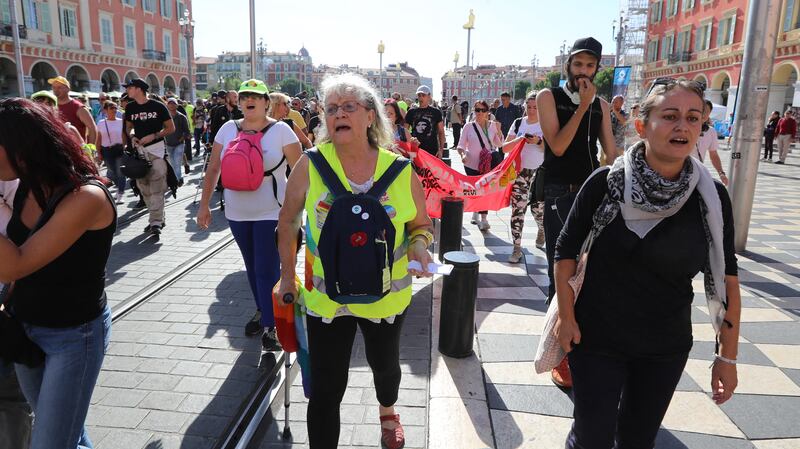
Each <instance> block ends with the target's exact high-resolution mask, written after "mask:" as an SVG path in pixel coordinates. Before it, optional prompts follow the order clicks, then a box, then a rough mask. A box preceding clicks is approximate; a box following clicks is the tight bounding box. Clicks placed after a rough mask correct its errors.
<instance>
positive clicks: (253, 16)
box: [250, 0, 256, 78]
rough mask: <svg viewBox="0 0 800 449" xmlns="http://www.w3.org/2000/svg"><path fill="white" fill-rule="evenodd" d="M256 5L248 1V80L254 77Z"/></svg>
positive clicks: (253, 0) (253, 1) (251, 0)
mask: <svg viewBox="0 0 800 449" xmlns="http://www.w3.org/2000/svg"><path fill="white" fill-rule="evenodd" d="M255 61H256V3H255V0H250V78H255V77H256V64H255Z"/></svg>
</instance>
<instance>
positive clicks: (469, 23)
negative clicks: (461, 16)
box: [464, 9, 475, 30]
mask: <svg viewBox="0 0 800 449" xmlns="http://www.w3.org/2000/svg"><path fill="white" fill-rule="evenodd" d="M473 28H475V13H474V12H472V10H471V9H470V10H469V20H467V23H465V24H464V29H465V30H471V29H473Z"/></svg>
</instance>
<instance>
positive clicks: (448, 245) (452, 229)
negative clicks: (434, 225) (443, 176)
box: [439, 197, 464, 262]
mask: <svg viewBox="0 0 800 449" xmlns="http://www.w3.org/2000/svg"><path fill="white" fill-rule="evenodd" d="M463 219H464V200H463V199H461V198H455V197H447V198H442V222H441V224H440V225H439V262H441V261H443V260H444V255H445V253H447V252H449V251H461V225H462V223H463Z"/></svg>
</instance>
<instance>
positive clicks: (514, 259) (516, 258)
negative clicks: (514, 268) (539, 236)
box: [508, 246, 522, 263]
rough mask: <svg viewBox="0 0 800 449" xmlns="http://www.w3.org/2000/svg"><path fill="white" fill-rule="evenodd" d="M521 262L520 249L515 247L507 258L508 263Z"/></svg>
mask: <svg viewBox="0 0 800 449" xmlns="http://www.w3.org/2000/svg"><path fill="white" fill-rule="evenodd" d="M521 260H522V248H520V247H518V246H515V247H514V251H513V252H512V253H511V255H510V256H508V261H509V262H510V263H519V262H520V261H521Z"/></svg>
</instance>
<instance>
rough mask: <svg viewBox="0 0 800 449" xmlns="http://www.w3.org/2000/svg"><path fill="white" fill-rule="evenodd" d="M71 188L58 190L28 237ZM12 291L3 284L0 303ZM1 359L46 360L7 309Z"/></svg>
mask: <svg viewBox="0 0 800 449" xmlns="http://www.w3.org/2000/svg"><path fill="white" fill-rule="evenodd" d="M71 190H72V189H71V188H63V189H60V190H58V191H56V193H55V194H54V195H53V196H52V197H51V198H50V200H49V201H48V203H47V206H46V207H45V209H44V211H42V215H41V216H40V217H39V220H38V221H37V222H36V225H35V226H34V227H33V228H31V231H30V233H29V234H28V238H30V237H31V236H32V235H33V234H34V233H35V232H36V231H37V230H38V229H39V228H41V227H42V226H43V225H44V224H45V223H47V220H49V219H50V217H51V216H52V215H53V212H55V208H56V206H57V205H58V203H59V202H60V201H61V199H63V198H64V197H65V196H66V195H67V193H69V192H70V191H71ZM12 292H13V284H10V285H5V286H3V289H2V290H0V305H2V304H6V303H7V301H8V299H9V298H10V297H11V294H12ZM0 359H2V360H3V361H4V362H14V363H20V364H23V365H26V366H29V367H32V368H33V367H36V366H39V365H41V364H42V363H43V362H44V351H42V348H40V347H39V346H38V345H37V344H36V343H34V342H33V341H32V340H31V339H30V338H28V335H27V334H26V333H25V328H24V327H23V326H22V323H21V322H20V321H19V320H17V319H16V318H14V317H13V316H12V315H10V314H9V313H8V310H7V309H4V310H2V311H0Z"/></svg>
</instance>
